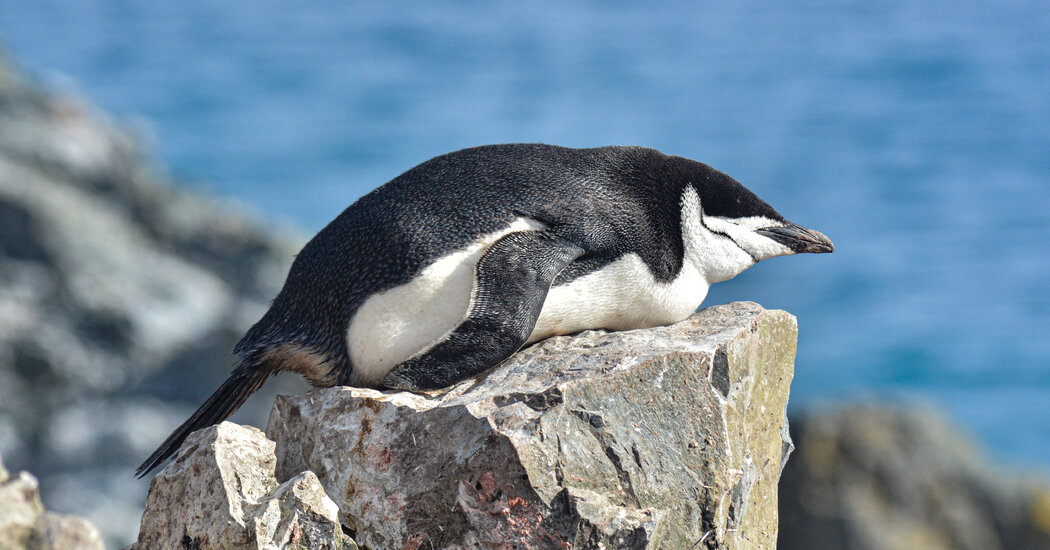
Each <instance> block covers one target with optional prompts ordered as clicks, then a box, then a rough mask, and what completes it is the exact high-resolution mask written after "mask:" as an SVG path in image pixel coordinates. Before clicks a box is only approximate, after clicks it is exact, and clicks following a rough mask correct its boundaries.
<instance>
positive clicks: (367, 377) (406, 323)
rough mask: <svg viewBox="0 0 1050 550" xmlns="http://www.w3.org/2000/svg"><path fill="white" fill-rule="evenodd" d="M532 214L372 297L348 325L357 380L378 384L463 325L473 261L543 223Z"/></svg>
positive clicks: (486, 235)
mask: <svg viewBox="0 0 1050 550" xmlns="http://www.w3.org/2000/svg"><path fill="white" fill-rule="evenodd" d="M544 227H545V226H544V225H543V224H542V223H540V222H537V221H535V220H532V219H529V218H517V219H515V220H514V221H513V222H512V223H511V224H509V225H508V226H507V227H505V228H503V229H501V230H499V231H494V232H492V233H488V234H485V235H482V236H480V237H478V238H477V239H475V240H474V242H472V243H471V244H469V245H468V246H466V247H464V248H461V249H459V250H455V251H453V252H452V253H450V254H447V255H445V256H442V257H441V258H438V259H437V260H436V261H434V262H433V263H431V264H430V265H428V266H427V267H426V268H424V269H423V270H422V271H421V272H420V273H419V274H418V275H416V277H415V278H413V279H412V280H411V281H409V282H408V283H405V284H403V285H401V286H398V287H394V288H389V289H387V290H384V291H382V292H379V293H376V294H374V295H372V296H371V297H369V298H368V299H367V300H365V302H364V303H363V304H361V306H360V307H359V308H358V310H357V312H356V313H355V314H354V317H353V319H351V321H350V325H349V327H347V333H346V343H347V346H348V350H349V352H350V358H351V360H352V361H353V363H354V374H355V376H356V378H357V380H356V382H357V383H361V384H369V385H374V384H377V383H378V382H379V381H381V380H382V379H383V377H384V376H385V375H386V373H388V372H390V369H392V368H394V367H395V366H396V365H397V364H398V363H400V362H402V361H404V360H405V359H407V358H408V357H410V356H412V355H413V354H415V353H416V352H419V351H421V350H423V349H424V348H426V347H428V346H430V345H433V344H434V343H435V342H437V341H438V340H439V339H440V338H441V337H442V336H444V335H445V334H447V333H448V332H449V331H450V330H452V329H454V328H456V327H457V326H459V324H460V323H461V322H462V321H463V319H464V317H465V316H466V313H467V308H468V307H469V306H470V298H471V294H472V293H473V290H474V266H475V265H477V263H478V259H479V258H481V255H482V254H484V253H485V251H486V250H488V248H489V247H490V246H492V244H493V243H495V242H496V241H497V240H499V239H500V237H503V236H504V235H507V234H508V233H514V232H517V231H530V230H538V229H543V228H544Z"/></svg>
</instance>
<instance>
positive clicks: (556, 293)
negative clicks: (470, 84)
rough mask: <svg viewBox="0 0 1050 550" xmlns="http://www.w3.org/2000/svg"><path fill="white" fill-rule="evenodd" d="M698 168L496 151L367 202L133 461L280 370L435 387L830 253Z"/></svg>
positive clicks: (662, 161) (646, 154) (542, 148)
mask: <svg viewBox="0 0 1050 550" xmlns="http://www.w3.org/2000/svg"><path fill="white" fill-rule="evenodd" d="M831 250H832V245H831V241H830V240H828V239H827V237H824V236H823V235H822V234H820V233H819V232H816V231H813V230H808V229H805V228H803V227H801V226H798V225H795V224H793V223H791V222H788V221H786V220H785V219H784V218H783V217H782V216H781V215H780V214H778V213H777V212H776V211H775V210H774V209H773V208H772V207H770V206H769V205H768V204H766V203H765V202H763V201H762V200H761V199H759V198H758V197H757V196H756V195H755V194H754V193H752V192H751V191H749V190H748V189H746V188H745V187H744V186H742V185H741V184H739V183H738V182H736V181H735V180H733V179H732V178H730V177H729V176H727V175H726V174H724V173H722V172H719V171H717V170H715V169H713V168H711V167H709V166H707V165H705V164H703V163H700V162H697V161H693V160H690V159H686V158H682V157H675V156H668V155H664V154H663V153H660V152H659V151H656V150H654V149H649V148H644V147H600V148H594V149H570V148H565V147H557V146H551V145H541V144H509V145H492V146H484V147H475V148H471V149H465V150H462V151H457V152H454V153H449V154H447V155H442V156H439V157H435V158H433V159H431V160H428V161H426V162H424V163H422V164H420V165H418V166H416V167H414V168H412V169H410V170H408V171H407V172H405V173H404V174H402V175H400V176H398V177H396V178H394V179H393V180H391V181H390V182H388V183H386V184H385V185H383V186H381V187H379V188H377V189H376V190H374V191H372V192H371V193H368V194H367V195H365V196H363V197H361V198H360V199H359V200H358V201H356V202H355V203H354V204H352V205H350V206H349V207H348V208H347V209H346V210H344V211H343V212H342V213H341V214H340V215H339V216H338V217H337V218H336V219H335V220H333V221H332V222H331V223H330V224H328V226H326V227H325V228H324V229H322V230H321V231H320V232H319V233H318V234H317V235H316V236H315V237H314V238H313V239H311V240H310V242H308V243H307V244H306V246H305V247H304V248H303V250H302V251H301V252H300V253H299V254H298V255H297V256H296V258H295V261H294V262H293V264H292V267H291V270H290V272H289V274H288V277H287V280H286V281H285V284H284V287H283V288H282V289H281V291H280V292H279V294H278V295H277V297H276V299H275V300H274V302H273V304H272V305H271V307H270V309H269V310H268V311H267V312H266V314H265V315H264V316H263V318H262V319H260V320H259V322H257V323H256V324H255V325H254V326H252V328H251V329H250V330H249V331H248V332H247V334H246V335H245V336H244V338H242V339H241V341H240V342H239V343H238V344H237V346H236V347H235V349H234V351H235V353H236V354H237V355H238V356H239V358H240V360H239V362H238V364H237V366H236V367H235V368H234V370H233V373H232V374H231V376H230V378H229V379H228V380H227V381H226V382H225V383H224V384H223V385H222V386H221V387H220V388H219V389H218V390H217V391H216V392H215V393H214V394H213V395H212V396H211V397H210V398H209V399H208V400H207V401H206V402H205V403H204V404H203V405H202V406H201V407H200V408H199V409H198V410H197V411H196V412H195V413H194V414H193V415H192V416H191V417H190V418H189V419H188V420H187V421H186V422H185V423H183V424H182V425H181V426H180V427H179V428H177V429H176V430H175V432H173V433H172V434H171V436H169V437H168V439H167V440H166V441H165V442H164V443H163V444H162V445H161V446H160V447H159V448H158V449H157V450H156V451H155V452H154V453H153V454H152V455H151V456H150V457H149V458H148V459H147V460H146V461H145V462H144V463H143V464H142V466H140V467H139V469H138V471H137V474H139V475H140V476H141V475H145V474H146V473H148V472H149V471H150V470H152V469H153V468H155V467H156V466H158V465H159V464H161V463H162V462H163V461H164V460H166V459H167V458H168V457H170V456H171V455H172V454H173V453H174V452H175V451H176V450H177V449H178V447H179V446H180V445H181V444H182V442H183V440H185V438H186V437H187V436H188V435H189V434H190V433H191V432H192V431H194V430H197V429H200V428H203V427H207V426H210V425H212V424H215V423H217V422H220V421H222V420H223V419H225V418H227V417H228V416H229V415H230V414H232V412H233V411H235V410H236V409H237V408H238V407H239V406H240V405H241V404H242V403H243V402H244V400H245V399H247V397H248V395H250V394H251V393H252V392H254V391H255V390H256V389H258V388H259V387H260V386H261V385H262V384H263V383H264V382H265V381H266V379H267V378H268V377H269V376H270V375H271V374H273V373H276V372H280V371H293V372H298V373H300V374H302V375H303V376H305V377H306V378H307V379H308V380H309V381H310V382H311V383H312V384H314V385H315V386H320V387H327V386H332V385H336V384H343V385H363V386H371V387H380V388H392V389H407V390H417V391H418V390H429V389H437V388H441V387H445V386H448V385H451V384H453V383H455V382H458V381H460V380H464V379H466V378H470V377H471V376H474V375H476V374H479V373H481V372H484V371H485V370H488V369H490V368H492V367H494V366H496V365H497V364H499V363H500V362H501V361H503V360H505V359H506V358H507V357H509V356H510V355H511V354H513V353H514V352H515V351H517V350H518V349H519V348H520V347H521V346H523V345H525V344H527V343H530V342H534V341H537V340H539V339H542V338H545V337H547V336H550V335H553V334H569V333H572V332H577V331H579V330H583V329H588V328H606V329H613V330H618V329H629V328H642V327H649V326H656V325H663V324H669V323H673V322H677V321H679V320H681V319H684V318H685V317H687V316H688V315H689V314H691V313H692V312H693V311H695V309H696V308H697V307H699V305H700V302H701V301H702V300H703V297H704V296H705V295H706V293H707V288H708V286H709V285H710V284H711V283H713V282H718V281H720V280H724V279H727V278H729V277H732V276H733V275H735V274H737V273H739V272H740V271H743V270H744V269H746V268H747V267H748V266H750V265H752V264H753V263H755V262H757V261H759V260H761V259H765V258H768V257H773V256H778V255H785V254H794V253H799V252H830V251H831Z"/></svg>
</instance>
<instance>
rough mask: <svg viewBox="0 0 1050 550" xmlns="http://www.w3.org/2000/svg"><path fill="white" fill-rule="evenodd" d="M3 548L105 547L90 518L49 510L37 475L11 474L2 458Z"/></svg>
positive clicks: (0, 508)
mask: <svg viewBox="0 0 1050 550" xmlns="http://www.w3.org/2000/svg"><path fill="white" fill-rule="evenodd" d="M0 548H2V549H3V550H102V549H103V548H104V546H103V544H102V536H101V535H100V534H99V532H98V529H96V528H95V527H94V526H93V525H91V524H90V523H88V521H87V520H84V519H82V518H78V517H74V516H64V515H60V514H55V513H51V512H47V511H46V510H44V504H43V503H42V502H41V501H40V492H39V490H38V488H37V481H36V478H35V477H33V476H32V475H31V474H29V473H28V472H21V473H19V474H18V475H16V476H14V477H13V478H12V477H10V474H8V472H7V470H5V469H4V465H3V463H2V462H0Z"/></svg>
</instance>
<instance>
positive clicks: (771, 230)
mask: <svg viewBox="0 0 1050 550" xmlns="http://www.w3.org/2000/svg"><path fill="white" fill-rule="evenodd" d="M755 233H758V234H759V235H762V236H765V237H769V238H770V239H773V240H774V241H776V242H778V243H780V244H782V245H784V246H786V247H788V248H790V249H791V250H792V251H793V252H794V253H795V254H802V253H811V254H824V253H828V252H834V251H835V245H834V244H832V243H831V239H829V238H827V236H825V235H824V234H823V233H821V232H820V231H817V230H816V229H806V228H805V227H802V226H801V225H797V224H794V223H791V222H784V225H783V226H782V227H763V228H762V229H758V230H756V231H755Z"/></svg>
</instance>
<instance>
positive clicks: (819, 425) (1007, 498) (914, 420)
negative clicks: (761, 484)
mask: <svg viewBox="0 0 1050 550" xmlns="http://www.w3.org/2000/svg"><path fill="white" fill-rule="evenodd" d="M792 428H793V429H794V431H795V433H796V440H797V441H798V451H796V453H795V454H794V456H792V458H791V461H789V462H788V465H787V468H785V470H784V475H783V479H782V481H781V485H780V510H781V522H780V545H779V548H780V549H781V550H795V549H798V550H802V549H805V550H809V549H812V548H820V549H822V550H847V549H848V550H949V549H951V550H1036V549H1046V548H1050V482H1048V481H1047V480H1046V479H1045V478H1042V477H1038V476H1034V475H1032V476H1024V475H1020V474H1018V473H1016V472H1010V471H1007V470H1005V469H1002V468H998V467H995V466H993V465H991V464H990V463H989V462H988V460H987V458H986V457H985V456H984V454H983V453H982V452H981V451H980V450H979V449H978V448H977V447H976V446H975V445H974V443H973V442H972V441H970V440H968V439H965V438H964V437H962V436H961V435H959V434H960V433H962V432H963V431H964V430H962V429H961V428H960V427H959V426H954V425H952V424H950V423H948V422H946V421H945V420H944V419H943V418H942V417H940V416H939V415H937V414H935V413H933V412H931V411H929V410H924V409H921V408H916V407H909V408H907V409H901V408H893V407H890V406H888V405H881V406H877V405H865V406H853V407H849V408H842V409H837V410H829V411H822V412H814V413H811V414H808V415H806V416H802V417H798V418H794V419H793V421H792Z"/></svg>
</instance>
